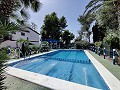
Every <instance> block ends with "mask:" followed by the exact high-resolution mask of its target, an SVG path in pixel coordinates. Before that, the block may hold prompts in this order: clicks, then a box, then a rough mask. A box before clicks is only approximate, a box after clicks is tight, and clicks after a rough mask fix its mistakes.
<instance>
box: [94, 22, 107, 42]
mask: <svg viewBox="0 0 120 90" xmlns="http://www.w3.org/2000/svg"><path fill="white" fill-rule="evenodd" d="M92 32H93V42H94V43H95V42H99V41H103V38H104V37H105V32H106V29H105V28H103V27H101V26H99V25H98V24H97V23H96V24H95V25H94V26H93V27H92Z"/></svg>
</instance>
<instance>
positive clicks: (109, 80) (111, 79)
mask: <svg viewBox="0 0 120 90" xmlns="http://www.w3.org/2000/svg"><path fill="white" fill-rule="evenodd" d="M84 52H85V53H86V55H87V56H88V58H89V59H90V60H91V62H92V63H93V65H94V66H95V68H96V69H97V70H98V72H99V73H100V75H101V76H102V78H103V79H104V81H105V83H106V84H107V85H108V87H109V88H110V90H118V89H119V88H120V81H119V80H118V79H117V78H116V77H115V76H114V75H113V74H112V73H111V72H110V71H108V70H107V69H106V68H105V67H104V66H103V65H102V64H101V63H100V62H99V61H98V60H96V59H95V58H94V57H93V56H92V55H91V54H90V53H89V51H87V50H84Z"/></svg>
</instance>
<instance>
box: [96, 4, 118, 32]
mask: <svg viewBox="0 0 120 90" xmlns="http://www.w3.org/2000/svg"><path fill="white" fill-rule="evenodd" d="M96 20H97V22H98V24H99V25H100V26H102V27H105V28H106V29H107V31H109V30H112V32H116V31H118V16H117V9H116V8H115V6H114V5H113V4H109V3H105V4H104V5H103V6H102V7H101V8H100V9H99V10H98V11H97V12H96Z"/></svg>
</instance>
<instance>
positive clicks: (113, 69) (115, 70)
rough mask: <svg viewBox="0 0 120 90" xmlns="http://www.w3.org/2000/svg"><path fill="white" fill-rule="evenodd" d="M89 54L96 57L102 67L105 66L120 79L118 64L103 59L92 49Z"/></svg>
mask: <svg viewBox="0 0 120 90" xmlns="http://www.w3.org/2000/svg"><path fill="white" fill-rule="evenodd" d="M90 54H91V55H92V56H93V57H94V58H95V59H97V60H98V61H99V62H100V63H101V64H102V65H103V66H104V67H106V68H107V69H108V70H109V71H110V72H111V73H112V74H113V75H114V76H115V77H116V78H117V79H118V80H120V66H118V65H113V64H112V62H111V61H110V60H109V59H104V58H103V57H102V56H99V55H97V54H95V53H93V52H92V51H90Z"/></svg>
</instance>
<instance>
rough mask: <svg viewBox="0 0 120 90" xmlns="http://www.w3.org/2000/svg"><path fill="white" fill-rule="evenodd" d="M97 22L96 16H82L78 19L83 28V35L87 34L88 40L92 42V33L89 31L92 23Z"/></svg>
mask: <svg viewBox="0 0 120 90" xmlns="http://www.w3.org/2000/svg"><path fill="white" fill-rule="evenodd" d="M94 20H95V18H94V14H86V15H81V16H79V18H78V22H79V23H80V24H81V25H82V27H81V34H83V32H87V34H86V35H87V38H88V40H89V42H90V35H91V31H90V30H89V28H90V25H91V23H92V22H93V21H94Z"/></svg>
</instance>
